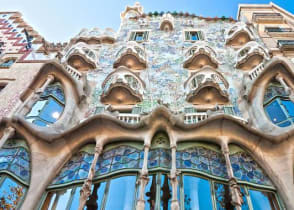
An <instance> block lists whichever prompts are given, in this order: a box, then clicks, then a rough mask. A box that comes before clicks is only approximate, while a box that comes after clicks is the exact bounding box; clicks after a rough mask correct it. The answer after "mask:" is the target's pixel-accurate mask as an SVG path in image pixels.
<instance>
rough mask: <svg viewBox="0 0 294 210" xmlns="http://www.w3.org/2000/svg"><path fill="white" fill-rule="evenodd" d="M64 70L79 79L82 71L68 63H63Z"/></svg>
mask: <svg viewBox="0 0 294 210" xmlns="http://www.w3.org/2000/svg"><path fill="white" fill-rule="evenodd" d="M65 70H66V71H67V72H68V73H69V74H70V75H71V76H72V77H73V78H75V79H77V80H80V79H81V77H82V73H81V72H79V71H78V70H76V69H74V68H73V67H71V66H69V65H65Z"/></svg>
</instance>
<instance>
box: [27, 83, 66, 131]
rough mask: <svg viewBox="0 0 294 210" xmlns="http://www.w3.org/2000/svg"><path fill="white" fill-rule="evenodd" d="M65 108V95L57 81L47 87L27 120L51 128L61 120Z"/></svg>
mask: <svg viewBox="0 0 294 210" xmlns="http://www.w3.org/2000/svg"><path fill="white" fill-rule="evenodd" d="M64 107H65V95H64V92H63V88H62V86H61V84H60V83H59V82H57V81H56V82H53V83H52V84H50V85H48V86H47V87H46V89H45V90H44V92H43V93H41V95H40V98H39V100H38V101H36V102H35V103H34V105H33V106H32V108H31V110H30V111H29V112H28V113H27V114H26V116H25V118H26V120H27V121H29V122H31V123H33V124H36V125H38V126H49V125H50V124H53V123H55V122H56V121H57V120H58V119H59V118H60V116H61V115H62V113H63V110H64Z"/></svg>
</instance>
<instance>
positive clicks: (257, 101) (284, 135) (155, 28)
mask: <svg viewBox="0 0 294 210" xmlns="http://www.w3.org/2000/svg"><path fill="white" fill-rule="evenodd" d="M265 10H266V12H265ZM5 15H6V16H5ZM0 17H1V18H2V19H0V21H1V22H0V24H1V23H2V24H3V25H5V27H6V25H7V24H8V23H9V21H12V20H13V21H14V22H15V21H17V20H19V18H20V17H19V14H18V13H7V14H6V13H3V14H2V13H1V14H0ZM6 21H7V22H6ZM293 22H294V16H293V15H292V14H290V13H288V12H286V11H284V10H283V9H281V8H279V7H278V6H276V5H274V4H269V5H240V7H239V11H238V20H233V19H231V18H225V17H223V18H204V17H199V16H196V15H193V14H188V13H185V14H183V13H176V12H174V13H164V14H161V13H157V12H154V13H148V14H145V13H144V9H143V7H142V6H141V5H140V4H139V3H136V4H135V5H134V6H127V7H126V9H125V11H123V12H122V13H121V25H120V28H119V30H118V31H117V32H115V31H113V30H111V29H106V30H100V29H99V28H94V29H91V30H88V29H82V31H81V32H80V33H79V34H78V35H77V36H76V37H73V38H72V39H71V40H70V41H69V43H68V44H48V43H47V42H46V41H45V40H44V39H42V38H41V37H40V36H38V35H37V34H36V32H34V31H33V30H32V29H31V28H28V29H27V30H26V33H27V34H28V36H27V37H31V38H29V39H28V40H26V41H27V43H26V42H24V43H26V44H25V45H23V47H25V48H27V49H26V50H24V49H22V48H20V49H19V48H17V49H16V47H12V46H11V43H10V41H9V40H10V39H9V38H3V37H1V38H0V39H1V41H3V42H4V43H5V44H4V46H6V48H5V50H3V51H2V55H1V56H2V57H1V59H2V64H0V66H1V65H2V66H3V67H4V68H3V69H0V70H1V71H0V80H1V81H0V87H1V92H0V97H1V98H2V101H3V103H2V104H1V105H0V116H1V126H0V127H1V130H0V131H1V134H2V137H1V139H0V145H1V149H0V173H1V177H0V183H1V184H0V197H1V202H2V201H3V202H2V203H3V204H1V203H0V208H2V206H1V205H6V206H3V208H4V209H5V208H7V209H9V208H12V209H13V208H16V209H35V208H36V209H84V207H85V206H86V207H87V209H111V210H112V209H138V210H143V209H164V210H165V209H172V210H178V209H182V210H184V209H234V208H235V209H238V210H239V209H250V210H253V209H264V210H267V209H289V210H292V209H294V202H293V199H292V197H293V196H292V195H293V193H294V185H293V180H294V176H293V171H294V168H293V167H294V158H293V149H294V143H293V142H292V141H294V136H293V129H294V63H293V58H294V53H293V52H294V50H293V42H294V36H293V34H292V30H294V26H293ZM281 23H282V25H281ZM13 26H14V25H11V26H9V27H10V28H13ZM3 27H4V26H3ZM7 27H8V26H7ZM260 28H263V29H266V32H264V31H262V30H261V29H260ZM285 28H287V30H286V29H285ZM29 29H31V30H29ZM5 30H6V29H5ZM5 30H4V29H3V28H0V32H1V34H2V35H3V36H4V35H5V34H7V31H5ZM11 30H13V29H11ZM277 32H278V33H279V34H272V33H277ZM265 33H266V36H267V37H265ZM17 36H18V35H17ZM21 36H22V35H20V36H19V37H21ZM5 37H6V36H5ZM280 37H284V38H285V37H287V40H286V39H284V38H280ZM23 39H24V38H23ZM269 39H270V40H271V41H270V42H269V41H268V40H269ZM274 41H275V42H276V44H277V45H276V47H272V45H271V44H272V42H274ZM28 45H30V46H28ZM13 46H15V45H13ZM11 50H12V51H13V53H10V51H11ZM22 50H24V52H23V51H22ZM14 51H16V52H14ZM16 54H17V56H16ZM15 61H16V62H15ZM4 191H5V192H4Z"/></svg>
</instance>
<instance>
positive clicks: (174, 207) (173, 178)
mask: <svg viewBox="0 0 294 210" xmlns="http://www.w3.org/2000/svg"><path fill="white" fill-rule="evenodd" d="M176 150H177V145H176V144H175V143H174V144H172V145H171V171H170V177H169V178H170V182H171V186H172V201H171V210H179V209H180V205H179V201H178V179H177V176H178V173H177V166H176V161H177V160H176Z"/></svg>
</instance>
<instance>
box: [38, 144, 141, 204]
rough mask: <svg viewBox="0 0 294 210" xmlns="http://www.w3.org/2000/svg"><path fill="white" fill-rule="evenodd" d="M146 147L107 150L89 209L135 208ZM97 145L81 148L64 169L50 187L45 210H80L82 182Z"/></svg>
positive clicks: (116, 146) (123, 146)
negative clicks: (144, 148) (138, 179)
mask: <svg viewBox="0 0 294 210" xmlns="http://www.w3.org/2000/svg"><path fill="white" fill-rule="evenodd" d="M142 149H143V145H142V144H141V143H137V142H130V141H124V142H123V143H119V142H116V143H111V144H108V145H106V146H105V147H104V149H103V152H102V154H100V156H99V158H98V161H97V164H96V167H95V176H94V179H93V184H92V187H91V194H90V196H89V198H88V200H87V201H86V208H87V209H106V210H112V209H132V207H133V206H134V204H135V200H136V192H137V187H138V186H137V183H136V181H137V177H138V172H139V171H140V169H141V168H142V164H143V158H144V152H143V151H142ZM94 150H95V145H94V144H88V145H86V146H84V147H82V148H81V149H80V150H79V151H78V152H77V153H76V154H75V155H74V156H73V157H72V158H71V159H70V160H69V161H68V162H67V163H66V164H65V165H64V167H63V168H62V169H61V171H60V173H59V174H58V175H57V177H56V178H55V179H54V180H53V182H52V183H51V185H50V186H49V187H48V190H47V196H46V199H45V201H44V202H43V203H42V209H50V210H51V209H67V208H68V209H77V208H78V205H79V197H80V190H81V187H82V183H83V182H84V180H85V179H86V178H87V177H88V173H89V169H90V166H91V163H92V161H93V157H94Z"/></svg>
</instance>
